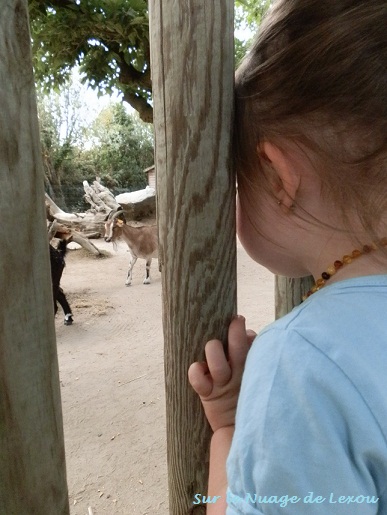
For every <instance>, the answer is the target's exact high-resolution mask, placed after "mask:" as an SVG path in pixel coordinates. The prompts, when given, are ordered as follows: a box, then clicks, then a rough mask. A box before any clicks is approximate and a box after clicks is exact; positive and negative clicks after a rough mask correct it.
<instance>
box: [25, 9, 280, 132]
mask: <svg viewBox="0 0 387 515" xmlns="http://www.w3.org/2000/svg"><path fill="white" fill-rule="evenodd" d="M160 1H161V0H160ZM270 3H271V1H270V0H236V1H235V6H236V10H235V14H236V16H235V22H236V25H235V26H236V29H239V31H242V32H243V31H245V33H246V34H248V37H247V41H246V38H245V37H242V38H239V39H238V38H236V45H235V54H236V61H237V62H238V61H239V60H240V59H241V58H242V57H243V55H244V54H245V53H246V49H247V47H248V43H249V34H253V33H255V32H256V30H257V27H258V25H259V22H260V20H261V17H262V16H263V14H264V12H265V11H266V10H267V8H268V7H269V5H270ZM29 8H30V21H31V33H32V40H33V54H34V68H35V76H36V79H37V81H38V83H39V84H40V86H42V87H43V88H44V89H45V90H46V91H49V90H50V89H52V88H58V87H59V86H60V85H62V84H64V83H66V81H67V80H68V78H69V76H70V74H71V70H72V68H74V67H75V66H79V69H80V73H81V75H82V76H83V81H84V82H85V83H88V84H89V85H90V86H91V87H93V88H95V89H97V90H98V91H99V92H100V93H101V94H105V93H111V92H112V90H113V89H114V88H115V89H117V90H119V91H120V92H121V93H122V96H123V100H125V101H126V102H128V103H129V104H130V105H131V106H132V107H133V108H134V109H135V110H136V111H138V113H139V114H140V117H141V119H142V120H143V121H146V122H152V118H153V109H152V104H151V94H152V93H151V76H150V49H149V20H148V2H147V0H29Z"/></svg>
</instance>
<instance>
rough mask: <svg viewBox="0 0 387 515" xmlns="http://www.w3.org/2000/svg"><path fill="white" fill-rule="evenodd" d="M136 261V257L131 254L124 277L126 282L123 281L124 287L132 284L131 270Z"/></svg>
mask: <svg viewBox="0 0 387 515" xmlns="http://www.w3.org/2000/svg"><path fill="white" fill-rule="evenodd" d="M136 261H137V257H136V256H133V254H132V257H131V258H130V262H129V268H128V275H127V276H126V281H125V284H126V286H130V285H131V283H132V270H133V267H134V265H135V263H136Z"/></svg>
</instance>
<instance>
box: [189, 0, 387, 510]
mask: <svg viewBox="0 0 387 515" xmlns="http://www.w3.org/2000/svg"><path fill="white" fill-rule="evenodd" d="M386 27H387V2H386V0H277V1H276V2H274V6H273V8H272V10H271V12H270V13H269V14H268V16H267V17H266V19H265V21H264V22H263V24H262V26H261V28H260V31H259V34H258V37H257V39H256V42H255V44H254V45H253V47H252V49H251V50H250V52H249V54H248V56H247V58H246V59H245V61H244V63H243V64H242V66H241V67H240V69H239V70H238V72H237V77H236V127H235V133H236V150H235V151H236V166H237V173H238V190H239V191H238V202H237V217H238V234H239V238H240V240H241V242H242V244H243V246H244V247H245V249H246V250H247V252H248V253H249V255H250V256H251V257H252V258H253V259H254V260H256V261H257V262H259V263H261V264H263V265H264V266H266V267H267V268H269V269H270V270H271V271H272V272H274V273H276V274H281V275H285V276H291V277H301V276H305V275H310V274H312V275H313V276H314V278H315V281H316V284H315V286H314V287H313V288H312V289H311V291H310V292H309V293H308V298H307V299H306V300H305V302H303V304H301V306H299V307H298V308H296V309H294V310H293V311H292V313H290V314H289V315H287V316H285V317H284V318H282V319H280V320H278V321H277V322H275V323H273V324H272V325H270V326H269V327H267V328H266V329H264V330H263V331H262V332H261V333H260V334H259V335H258V336H257V337H256V338H255V340H254V343H253V344H252V346H251V348H250V350H248V349H249V347H250V343H251V340H252V339H253V336H252V334H251V333H249V332H246V330H245V326H244V319H243V317H236V318H235V319H234V320H233V322H232V323H231V325H230V328H229V347H228V356H227V358H226V356H225V354H224V351H223V348H222V345H221V342H220V341H217V340H214V341H210V342H208V343H207V346H206V360H207V361H206V363H205V364H204V363H194V364H193V365H192V366H191V367H190V370H189V380H190V382H191V384H192V386H193V388H194V389H195V391H196V392H197V393H198V394H199V396H200V398H201V400H202V403H203V407H204V410H205V413H206V416H207V418H208V421H209V423H210V425H211V427H212V429H213V431H214V434H213V438H212V443H211V455H210V479H209V492H208V495H210V496H217V497H214V498H213V499H212V500H216V502H212V503H211V504H208V506H207V510H208V511H207V513H208V514H218V513H219V514H224V513H227V514H260V513H261V514H262V513H263V514H270V515H271V514H277V513H287V514H297V515H301V514H308V515H310V514H312V515H314V514H316V515H317V514H324V515H330V514H345V515H368V514H387V247H386V245H387V31H386ZM247 354H248V355H247ZM246 356H247V360H246ZM245 360H246V363H245ZM242 374H243V381H241V379H242ZM241 382H242V385H241ZM238 397H239V398H238ZM237 401H238V408H237V409H236V404H237ZM226 459H227V474H226Z"/></svg>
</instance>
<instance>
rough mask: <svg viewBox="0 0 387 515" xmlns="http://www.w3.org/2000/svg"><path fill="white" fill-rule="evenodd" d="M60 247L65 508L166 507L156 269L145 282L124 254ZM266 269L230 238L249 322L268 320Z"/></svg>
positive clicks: (85, 512) (80, 513)
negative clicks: (64, 302) (69, 315)
mask: <svg viewBox="0 0 387 515" xmlns="http://www.w3.org/2000/svg"><path fill="white" fill-rule="evenodd" d="M95 244H96V245H97V247H98V248H100V249H104V250H107V251H109V253H110V255H109V256H108V257H106V258H103V259H96V258H93V257H92V256H90V255H89V254H87V253H86V252H85V251H84V250H83V249H80V250H72V251H69V252H68V256H67V266H66V268H65V272H64V275H63V278H62V287H63V289H64V291H65V292H66V295H67V296H68V299H69V301H70V304H71V306H72V309H73V313H74V325H72V326H64V325H63V317H62V314H61V312H58V315H57V318H56V322H55V325H56V330H57V344H58V355H59V368H60V378H61V387H62V388H61V393H62V405H63V417H64V432H65V444H66V455H67V478H68V487H69V495H70V509H71V515H89V513H91V512H90V511H89V507H91V509H92V513H93V514H94V515H101V514H107V515H116V514H117V515H118V514H122V515H132V514H133V515H134V514H136V515H137V514H141V515H145V514H159V515H166V514H168V488H167V468H166V437H165V406H164V379H163V336H162V320H161V277H160V273H159V271H158V265H157V260H155V261H154V262H153V263H152V271H151V274H152V283H151V284H150V285H143V284H142V279H143V276H144V272H145V262H144V261H143V260H138V262H137V264H136V266H135V267H134V271H133V281H132V286H130V287H127V286H125V284H124V283H125V279H126V270H127V265H128V261H129V253H128V250H127V247H126V245H125V244H124V243H120V244H119V246H118V250H117V252H115V251H114V250H113V248H112V245H111V244H108V243H105V242H104V241H103V240H97V241H95ZM273 290H274V279H273V276H272V275H271V274H270V273H269V272H267V271H266V270H264V269H263V268H261V267H259V266H258V265H256V264H255V263H253V262H252V261H251V260H250V259H249V258H248V257H247V255H246V254H245V252H244V251H243V249H242V248H241V246H240V245H239V243H238V306H239V313H241V314H243V315H244V316H245V317H246V318H247V324H248V327H250V328H252V329H255V330H259V329H261V328H262V327H263V326H264V325H266V324H267V323H269V322H271V321H272V320H273V312H274V294H273Z"/></svg>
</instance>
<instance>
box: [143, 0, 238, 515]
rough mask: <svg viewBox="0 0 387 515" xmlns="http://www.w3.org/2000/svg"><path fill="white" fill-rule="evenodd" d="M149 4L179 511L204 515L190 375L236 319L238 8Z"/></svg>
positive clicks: (171, 453) (172, 480)
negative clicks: (233, 144) (233, 151)
mask: <svg viewBox="0 0 387 515" xmlns="http://www.w3.org/2000/svg"><path fill="white" fill-rule="evenodd" d="M149 7H150V34H151V49H152V81H153V93H154V122H155V133H156V171H157V206H158V220H159V241H160V253H159V255H160V259H161V262H162V263H163V266H162V286H163V325H164V338H165V380H166V403H167V446H168V471H169V496H170V513H171V515H186V514H193V513H194V514H204V513H205V511H206V510H205V506H204V505H193V501H194V500H195V499H194V494H195V493H198V492H199V493H203V494H205V493H206V491H207V473H208V445H209V440H210V436H211V433H210V430H209V427H208V425H207V423H206V421H205V417H204V414H203V412H202V410H201V405H200V401H199V399H198V397H197V395H196V394H195V393H194V392H193V390H192V388H191V387H190V385H189V384H188V380H187V370H188V367H189V365H190V364H191V363H192V362H194V361H197V360H203V355H204V353H203V349H204V344H205V343H206V341H207V340H209V339H211V338H220V339H222V340H223V341H226V335H227V328H228V325H229V322H230V320H231V316H232V314H234V313H235V312H236V242H235V177H234V175H233V172H232V168H231V159H230V139H231V125H232V106H233V79H234V48H233V9H234V2H232V1H231V0H223V1H221V2H208V0H187V1H186V2H176V1H175V0H163V1H162V2H160V1H159V0H151V2H150V5H149Z"/></svg>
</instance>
